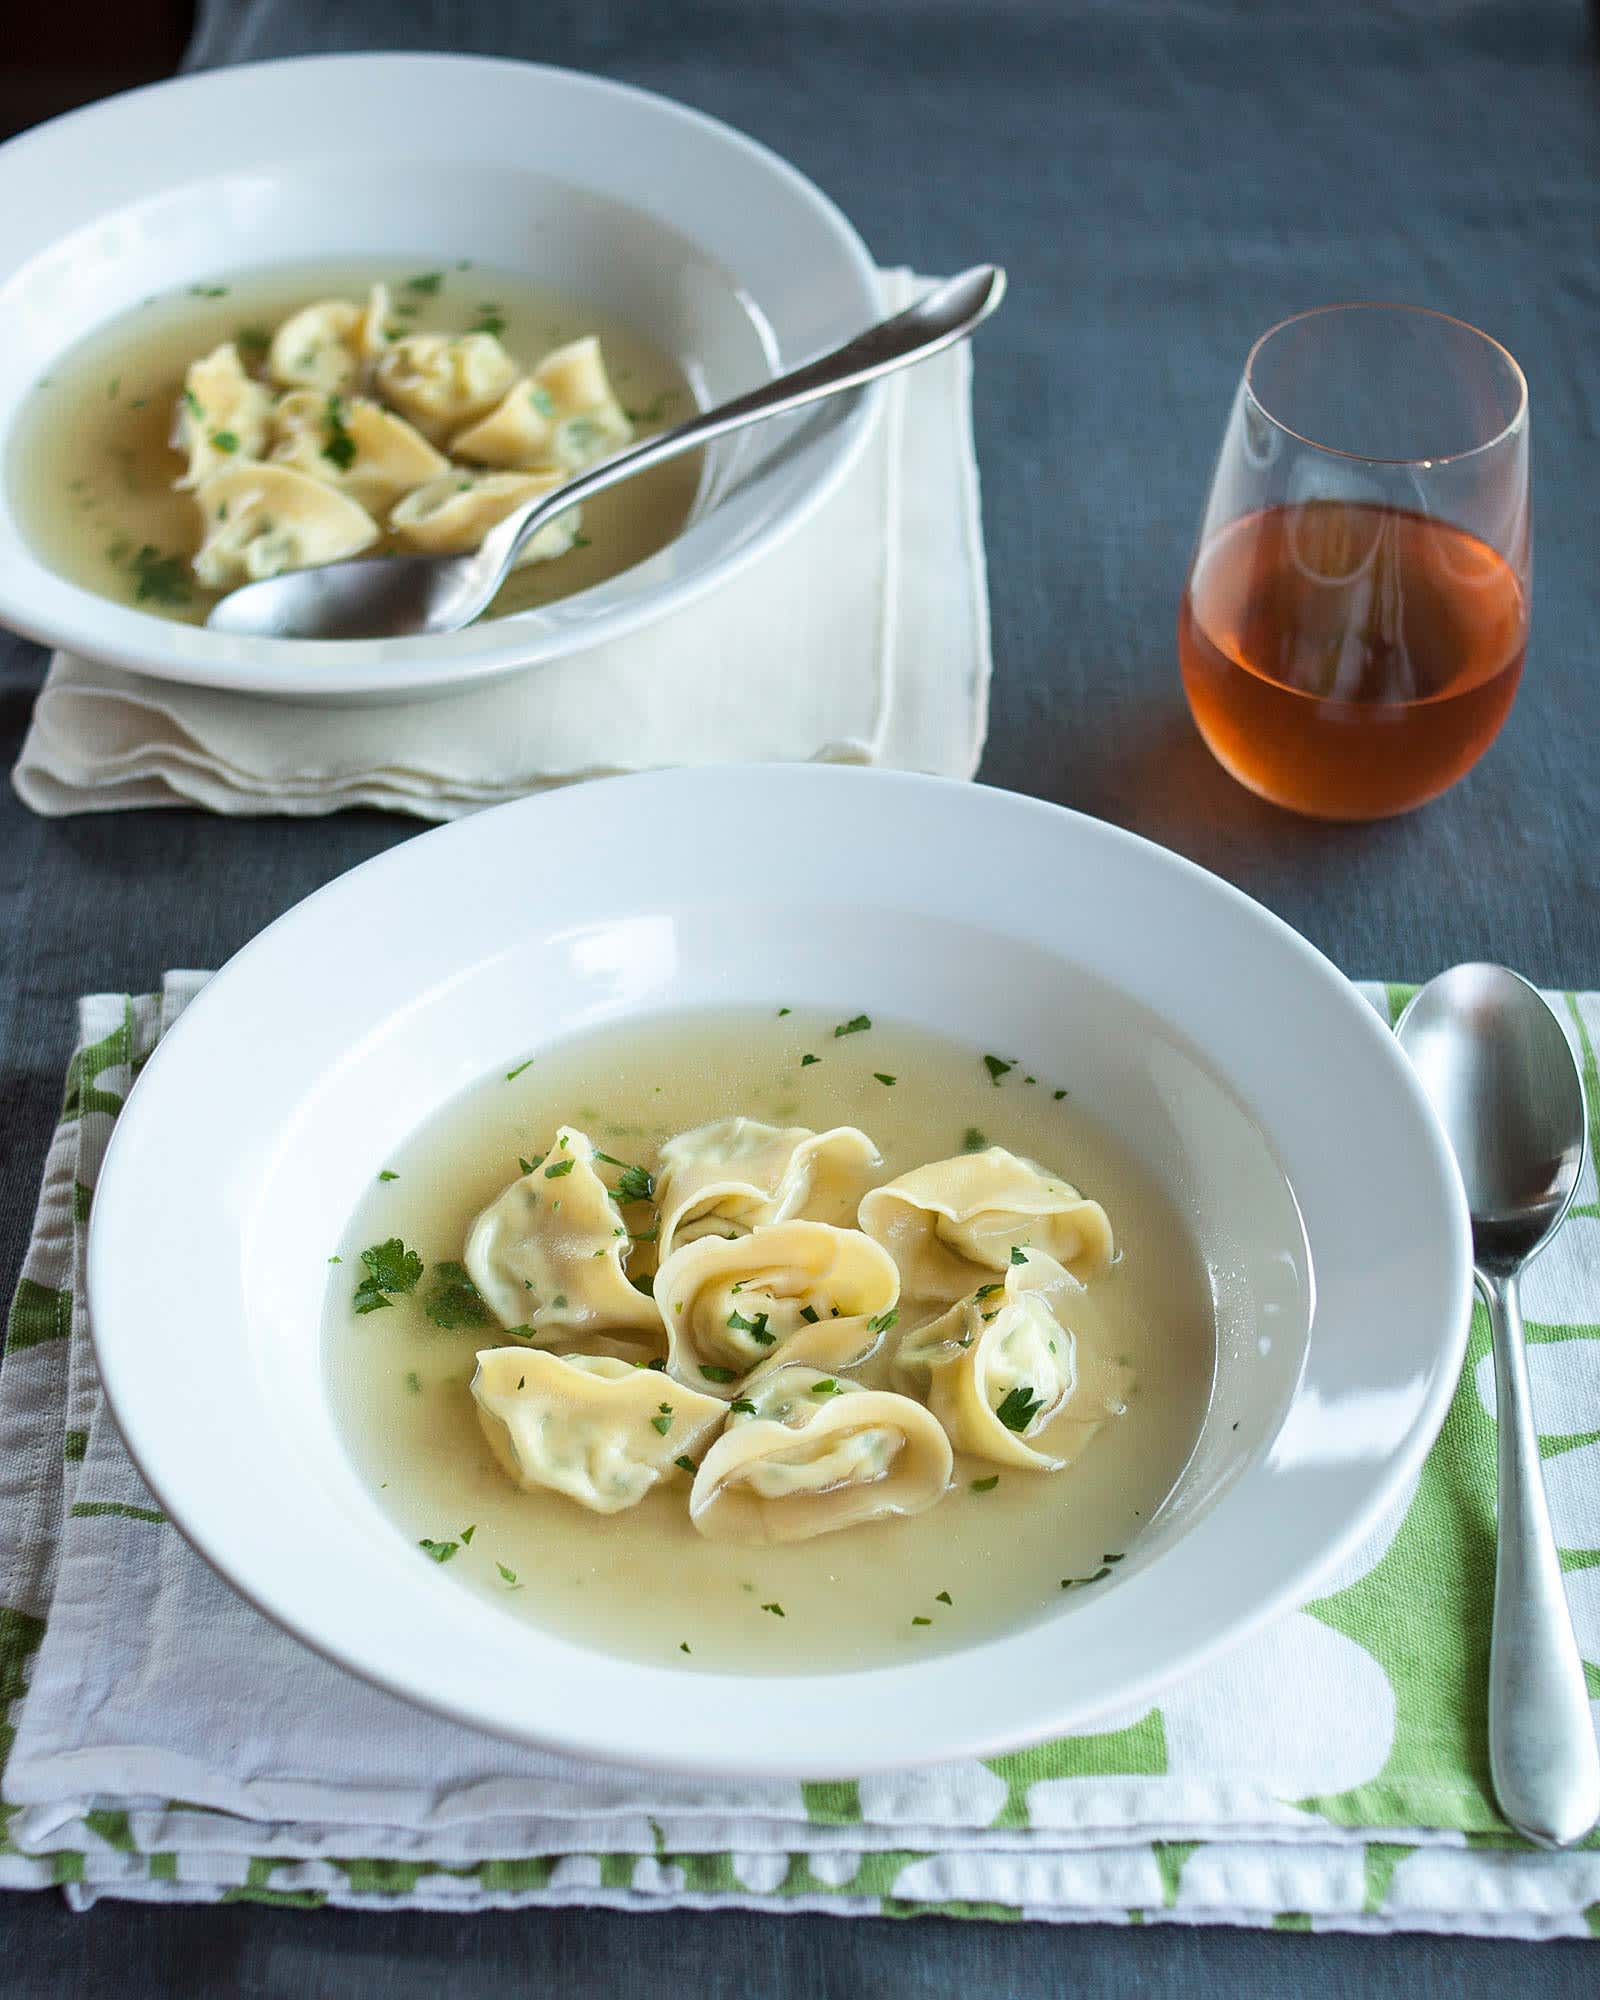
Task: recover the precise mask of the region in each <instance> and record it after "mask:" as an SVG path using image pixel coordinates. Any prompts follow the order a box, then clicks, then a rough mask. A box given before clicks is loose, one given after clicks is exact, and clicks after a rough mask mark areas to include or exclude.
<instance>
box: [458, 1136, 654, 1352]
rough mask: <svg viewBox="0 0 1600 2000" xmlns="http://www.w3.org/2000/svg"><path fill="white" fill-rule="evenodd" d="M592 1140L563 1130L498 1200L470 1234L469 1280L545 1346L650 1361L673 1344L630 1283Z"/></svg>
mask: <svg viewBox="0 0 1600 2000" xmlns="http://www.w3.org/2000/svg"><path fill="white" fill-rule="evenodd" d="M602 1169H604V1170H605V1172H607V1173H609V1174H610V1175H611V1176H612V1182H614V1181H615V1180H616V1178H617V1177H618V1169H617V1168H616V1166H615V1165H614V1164H613V1163H611V1162H609V1161H604V1160H598V1159H597V1157H596V1153H595V1148H594V1147H593V1145H592V1144H591V1143H590V1141H589V1139H588V1137H587V1135H586V1134H585V1133H583V1132H580V1131H579V1130H578V1129H577V1127H576V1126H574V1125H563V1126H561V1127H560V1128H559V1129H558V1130H557V1132H556V1136H555V1141H554V1143H553V1145H552V1146H551V1148H550V1151H549V1153H548V1154H546V1155H544V1156H543V1157H541V1158H540V1159H538V1160H535V1161H534V1162H533V1170H532V1172H531V1173H525V1174H523V1175H522V1176H521V1177H520V1178H519V1179H517V1180H515V1181H513V1182H512V1183H511V1185H510V1187H508V1188H507V1189H506V1190H505V1192H504V1193H503V1194H502V1195H500V1196H499V1197H498V1198H497V1199H496V1200H494V1201H492V1202H490V1204H489V1206H488V1207H487V1208H486V1209H484V1211H483V1212H482V1214H481V1215H480V1216H479V1217H478V1218H477V1220H476V1221H475V1222H474V1223H473V1225H472V1228H471V1229H470V1230H469V1232H468V1234H467V1247H466V1251H465V1257H464V1261H465V1263H466V1267H467V1272H468V1275H469V1276H470V1277H471V1279H472V1282H473V1283H474V1284H475V1285H476V1286H477V1288H478V1290H479V1291H480V1292H481V1293H482V1295H483V1298H484V1300H485V1302H486V1303H487V1305H488V1307H489V1310H490V1311H491V1312H492V1313H493V1314H494V1316H495V1318H496V1319H498V1320H499V1321H500V1323H501V1325H502V1326H505V1327H508V1328H510V1329H511V1330H513V1331H514V1332H516V1333H517V1334H519V1336H520V1337H521V1338H523V1339H525V1340H528V1341H530V1342H532V1343H534V1344H535V1345H537V1346H540V1347H549V1348H555V1349H563V1348H565V1349H569V1350H570V1349H574V1348H577V1347H579V1346H580V1345H582V1344H584V1343H586V1342H588V1343H589V1344H591V1345H592V1343H593V1338H594V1336H596V1335H600V1336H607V1337H609V1340H610V1343H611V1345H612V1346H614V1347H620V1348H625V1349H638V1350H642V1352H643V1354H644V1355H645V1356H646V1357H648V1356H649V1355H652V1354H659V1353H660V1352H661V1351H662V1349H663V1347H664V1345H665V1341H664V1337H663V1334H662V1326H661V1315H660V1313H659V1312H658V1311H657V1309H656V1304H655V1301H654V1300H653V1299H652V1298H651V1297H650V1295H649V1294H648V1293H647V1292H642V1291H640V1290H638V1288H637V1287H636V1286H634V1285H633V1284H632V1283H631V1282H630V1281H629V1278H628V1274H627V1263H628V1255H629V1251H630V1249H631V1245H632V1239H631V1238H630V1236H629V1234H628V1228H627V1224H626V1222H625V1221H624V1220H623V1209H622V1208H621V1207H620V1206H619V1205H618V1203H617V1201H616V1200H615V1199H614V1198H613V1196H612V1194H611V1191H610V1188H611V1184H612V1183H608V1181H607V1180H606V1179H605V1178H604V1177H603V1174H602Z"/></svg>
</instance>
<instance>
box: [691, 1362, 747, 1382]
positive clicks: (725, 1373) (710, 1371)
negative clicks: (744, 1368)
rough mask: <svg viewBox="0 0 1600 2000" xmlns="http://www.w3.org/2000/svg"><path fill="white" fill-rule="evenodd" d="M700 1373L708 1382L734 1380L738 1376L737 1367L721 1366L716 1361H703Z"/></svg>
mask: <svg viewBox="0 0 1600 2000" xmlns="http://www.w3.org/2000/svg"><path fill="white" fill-rule="evenodd" d="M700 1373H701V1374H702V1375H703V1376H704V1377H705V1378H706V1380H707V1381H708V1382H732V1381H734V1380H736V1379H737V1377H738V1373H739V1371H738V1369H736V1368H719V1367H718V1366H717V1364H716V1363H715V1362H714V1361H702V1362H701V1364H700Z"/></svg>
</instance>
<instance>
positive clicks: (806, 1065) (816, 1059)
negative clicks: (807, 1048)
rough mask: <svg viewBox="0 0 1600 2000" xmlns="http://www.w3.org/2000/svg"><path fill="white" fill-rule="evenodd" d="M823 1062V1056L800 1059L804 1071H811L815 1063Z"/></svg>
mask: <svg viewBox="0 0 1600 2000" xmlns="http://www.w3.org/2000/svg"><path fill="white" fill-rule="evenodd" d="M821 1060H822V1058H821V1056H802V1057H801V1058H800V1067H801V1068H802V1069H809V1068H810V1067H811V1065H812V1064H813V1063H816V1062H821Z"/></svg>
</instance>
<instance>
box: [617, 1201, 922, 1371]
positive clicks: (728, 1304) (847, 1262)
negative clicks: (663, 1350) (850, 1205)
mask: <svg viewBox="0 0 1600 2000" xmlns="http://www.w3.org/2000/svg"><path fill="white" fill-rule="evenodd" d="M899 1295H900V1279H899V1274H898V1273H897V1272H896V1270H895V1267H894V1260H893V1259H892V1258H891V1257H889V1256H888V1254H887V1253H886V1252H885V1251H883V1250H882V1249H880V1248H879V1246H878V1245H877V1244H876V1243H874V1242H872V1241H871V1239H870V1238H869V1237H866V1236H863V1235H862V1234H861V1232H860V1231H859V1230H855V1229H835V1228H834V1227H832V1225H831V1224H829V1223H826V1222H774V1223H767V1224H763V1225H762V1226H760V1227H759V1228H757V1229H754V1230H752V1231H751V1232H750V1233H749V1234H748V1235H745V1236H740V1237H736V1238H733V1239H732V1240H729V1239H727V1238H725V1237H720V1236H706V1237H702V1238H701V1239H700V1240H699V1241H698V1242H695V1243H686V1244H684V1245H683V1246H682V1247H681V1248H680V1249H678V1250H675V1251H674V1252H673V1253H672V1255H671V1256H670V1257H667V1258H666V1259H664V1260H663V1262H662V1265H661V1268H660V1270H659V1271H657V1273H656V1278H655V1300H656V1305H657V1306H658V1308H659V1309H660V1313H661V1317H662V1319H663V1321H664V1322H665V1324H666V1329H667V1372H668V1374H670V1375H672V1376H673V1377H674V1378H675V1379H676V1380H679V1381H686V1382H690V1383H692V1384H693V1385H694V1386H695V1387H696V1388H707V1389H709V1390H710V1391H711V1392H712V1393H713V1394H718V1395H723V1396H734V1395H737V1394H738V1384H739V1383H740V1381H741V1380H742V1378H743V1377H744V1376H746V1375H748V1374H749V1373H750V1372H751V1371H752V1370H753V1369H755V1368H758V1367H760V1365H761V1364H762V1363H763V1362H765V1361H767V1360H769V1359H773V1358H775V1357H777V1356H778V1355H780V1354H782V1353H783V1352H784V1351H785V1350H786V1349H787V1348H788V1346H789V1345H790V1343H791V1342H792V1341H793V1340H795V1339H796V1337H797V1336H799V1335H801V1334H802V1333H804V1334H808V1335H809V1334H811V1333H813V1332H815V1334H816V1335H817V1336H821V1335H822V1334H823V1330H824V1328H826V1329H828V1339H829V1342H830V1344H831V1345H830V1346H829V1347H822V1348H819V1347H818V1346H816V1345H812V1346H811V1348H810V1349H809V1351H810V1352H811V1353H812V1354H813V1355H814V1356H817V1357H818V1358H823V1357H827V1356H831V1355H837V1356H838V1359H837V1360H835V1361H834V1364H833V1365H835V1366H839V1367H843V1366H844V1365H845V1360H846V1357H848V1356H850V1355H852V1354H853V1355H854V1357H855V1358H857V1359H860V1358H862V1357H864V1356H865V1355H866V1354H867V1353H868V1352H869V1351H870V1350H871V1349H872V1348H873V1347H874V1346H875V1345H876V1344H877V1342H878V1340H879V1338H881V1336H882V1335H883V1333H884V1332H886V1331H887V1330H888V1328H889V1327H890V1326H892V1325H893V1323H894V1305H895V1301H896V1299H897V1298H898V1297H899ZM874 1322H875V1323H874Z"/></svg>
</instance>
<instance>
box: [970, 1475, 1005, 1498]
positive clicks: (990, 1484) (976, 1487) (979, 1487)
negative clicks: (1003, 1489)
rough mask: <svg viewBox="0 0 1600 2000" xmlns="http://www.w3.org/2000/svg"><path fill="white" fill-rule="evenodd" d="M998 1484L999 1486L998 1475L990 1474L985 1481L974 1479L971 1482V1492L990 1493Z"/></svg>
mask: <svg viewBox="0 0 1600 2000" xmlns="http://www.w3.org/2000/svg"><path fill="white" fill-rule="evenodd" d="M999 1484H1000V1475H999V1473H998V1472H991V1473H990V1474H989V1477H988V1478H987V1479H974V1480H973V1482H972V1490H973V1492H974V1493H992V1492H993V1491H994V1489H995V1488H996V1487H997V1486H998V1485H999Z"/></svg>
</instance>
